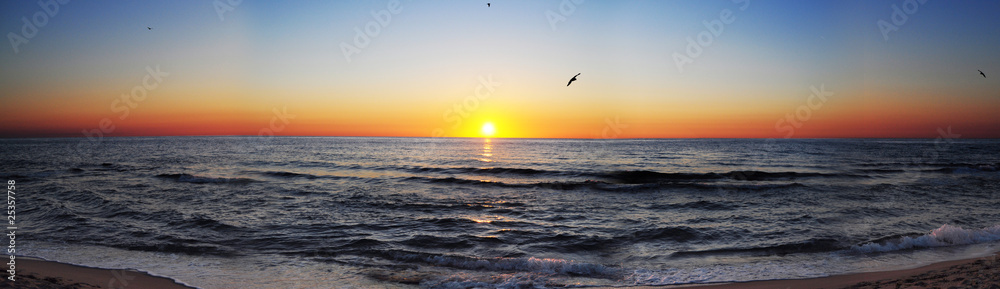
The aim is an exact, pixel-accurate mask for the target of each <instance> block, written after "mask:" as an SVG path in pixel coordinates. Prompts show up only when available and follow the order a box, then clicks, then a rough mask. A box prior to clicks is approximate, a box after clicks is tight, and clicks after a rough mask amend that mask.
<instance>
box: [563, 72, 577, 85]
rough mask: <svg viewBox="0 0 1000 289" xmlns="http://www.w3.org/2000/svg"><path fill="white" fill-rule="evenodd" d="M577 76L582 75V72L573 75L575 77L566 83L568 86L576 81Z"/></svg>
mask: <svg viewBox="0 0 1000 289" xmlns="http://www.w3.org/2000/svg"><path fill="white" fill-rule="evenodd" d="M577 76H580V74H579V73H577V74H576V75H574V76H573V78H570V79H569V83H566V86H569V85H570V84H573V82H574V81H576V77H577Z"/></svg>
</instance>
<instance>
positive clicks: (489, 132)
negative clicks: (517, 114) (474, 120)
mask: <svg viewBox="0 0 1000 289" xmlns="http://www.w3.org/2000/svg"><path fill="white" fill-rule="evenodd" d="M479 132H480V133H482V134H483V137H492V136H493V135H494V134H496V133H497V129H496V127H494V126H493V123H492V122H487V123H484V124H483V128H482V129H480V130H479Z"/></svg>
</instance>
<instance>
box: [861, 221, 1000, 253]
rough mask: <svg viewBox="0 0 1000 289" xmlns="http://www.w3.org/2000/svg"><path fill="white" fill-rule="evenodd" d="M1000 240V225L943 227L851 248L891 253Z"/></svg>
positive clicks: (867, 251) (869, 251) (863, 251)
mask: <svg viewBox="0 0 1000 289" xmlns="http://www.w3.org/2000/svg"><path fill="white" fill-rule="evenodd" d="M997 240H1000V225H994V226H992V227H986V228H982V229H963V228H962V227H959V226H952V225H943V226H941V227H940V228H937V229H934V230H933V231H931V232H930V233H927V234H924V235H921V236H918V237H902V238H899V239H896V240H890V241H887V242H883V243H868V244H864V245H860V246H857V245H856V246H853V247H851V249H850V250H851V251H854V252H860V253H876V252H890V251H898V250H906V249H914V248H928V247H944V246H955V245H969V244H979V243H986V242H993V241H997Z"/></svg>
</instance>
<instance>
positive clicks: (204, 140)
mask: <svg viewBox="0 0 1000 289" xmlns="http://www.w3.org/2000/svg"><path fill="white" fill-rule="evenodd" d="M998 169H1000V140H970V139H951V140H944V139H938V140H934V139H915V140H895V139H845V140H839V139H837V140H834V139H819V140H764V139H731V140H730V139H682V140H671V139H663V140H547V139H492V140H488V139H448V138H353V137H331V138H327V137H275V138H260V137H153V138H105V139H102V140H100V141H90V140H86V139H3V140H0V174H3V176H4V178H5V179H7V180H15V181H16V183H17V192H18V195H19V199H18V203H17V204H18V205H17V206H18V207H17V208H18V211H17V214H18V215H17V218H18V220H19V222H20V227H21V231H20V232H19V234H21V235H20V236H19V237H18V246H20V247H19V251H18V252H19V253H20V255H26V256H36V257H41V258H46V259H50V260H57V261H62V262H68V263H74V264H81V265H88V266H96V267H107V268H134V269H139V270H142V271H147V272H150V273H152V274H154V275H161V276H167V277H171V278H174V279H176V280H178V281H180V282H183V283H185V284H189V285H192V286H196V287H201V288H417V287H425V288H544V287H566V286H596V285H615V286H623V285H666V284H690V283H713V282H730V281H748V280H763V279H784V278H803V277H817V276H827V275H833V274H842V273H849V272H859V271H873V270H885V269H893V268H900V267H912V266H916V265H920V264H925V263H929V262H934V261H941V260H947V259H956V258H963V257H970V256H977V255H984V254H988V253H990V252H995V251H998V250H1000V248H998V247H997V245H998V241H1000V210H998V209H997V208H1000V170H998Z"/></svg>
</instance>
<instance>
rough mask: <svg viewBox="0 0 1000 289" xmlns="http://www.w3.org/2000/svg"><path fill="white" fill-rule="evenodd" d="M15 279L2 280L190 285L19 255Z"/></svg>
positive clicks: (36, 285)
mask: <svg viewBox="0 0 1000 289" xmlns="http://www.w3.org/2000/svg"><path fill="white" fill-rule="evenodd" d="M17 263H18V266H19V267H18V271H17V275H16V276H15V281H13V282H12V281H10V280H4V284H3V286H0V287H5V288H32V289H46V288H79V289H95V288H148V289H183V288H194V287H189V286H185V285H183V284H179V283H177V282H175V281H174V280H171V279H169V278H164V277H158V276H153V275H149V274H147V273H144V272H140V271H135V270H129V269H117V270H113V269H100V268H91V267H83V266H77V265H71V264H64V263H59V262H53V261H46V260H41V259H35V258H29V257H20V258H18V259H17Z"/></svg>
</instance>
